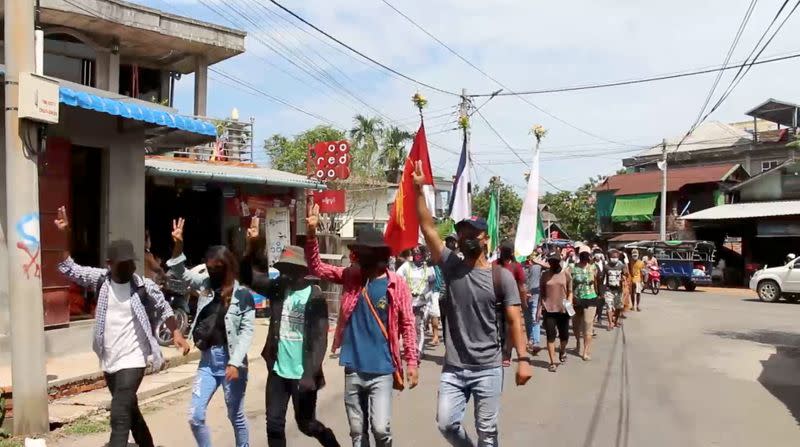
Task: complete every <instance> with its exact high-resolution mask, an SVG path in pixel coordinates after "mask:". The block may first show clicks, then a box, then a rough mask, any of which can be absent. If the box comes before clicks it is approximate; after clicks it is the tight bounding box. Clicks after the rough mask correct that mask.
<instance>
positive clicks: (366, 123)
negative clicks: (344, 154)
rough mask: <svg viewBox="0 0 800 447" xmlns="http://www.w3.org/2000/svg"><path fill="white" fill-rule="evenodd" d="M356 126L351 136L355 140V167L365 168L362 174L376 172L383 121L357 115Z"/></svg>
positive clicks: (351, 131)
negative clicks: (375, 161) (375, 163)
mask: <svg viewBox="0 0 800 447" xmlns="http://www.w3.org/2000/svg"><path fill="white" fill-rule="evenodd" d="M353 121H354V122H355V127H353V128H352V129H351V130H350V138H351V139H352V140H353V148H354V149H355V154H353V158H354V159H355V162H356V163H355V167H356V168H357V169H358V168H360V169H363V171H364V172H363V173H362V174H369V173H371V172H374V170H375V166H374V159H375V156H376V154H377V153H378V140H379V139H380V137H381V134H382V133H383V121H381V119H380V118H377V117H373V118H368V117H366V116H364V115H360V114H359V115H356V116H355V118H353Z"/></svg>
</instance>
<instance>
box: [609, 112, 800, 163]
mask: <svg viewBox="0 0 800 447" xmlns="http://www.w3.org/2000/svg"><path fill="white" fill-rule="evenodd" d="M746 115H747V116H750V117H752V120H751V121H743V122H738V123H731V124H726V123H721V122H719V121H708V122H705V123H703V124H701V125H700V126H698V127H697V129H695V130H694V132H692V133H691V135H689V136H688V137H686V138H685V139H684V138H683V135H680V136H677V137H675V138H671V139H669V140H667V144H666V153H667V160H668V163H669V166H670V167H671V168H672V167H693V166H707V165H712V164H714V165H717V164H739V165H741V166H742V167H743V168H744V169H745V170H746V171H747V172H748V173H749V174H750V175H757V174H759V173H761V172H765V171H768V170H770V169H773V168H775V167H776V166H778V165H779V164H781V163H783V162H784V161H786V160H791V159H794V158H795V157H796V156H797V149H796V148H794V147H787V143H790V142H792V141H795V140H797V138H798V136H797V135H798V130H800V129H799V128H798V118H799V117H800V106H797V105H796V104H792V103H790V102H786V101H779V100H776V99H768V100H766V101H765V102H764V103H762V104H760V105H758V106H757V107H755V108H753V109H752V110H750V111H748V112H747V113H746ZM681 141H682V143H681ZM663 150H664V148H663V146H662V145H656V146H653V147H651V148H649V149H647V150H645V151H643V152H641V153H639V154H637V155H635V156H634V157H631V158H626V159H624V160H623V161H622V163H623V165H624V166H625V167H626V168H628V169H629V170H631V171H655V170H658V167H657V163H658V162H659V161H661V160H662V159H663Z"/></svg>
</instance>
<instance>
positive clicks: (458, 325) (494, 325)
mask: <svg viewBox="0 0 800 447" xmlns="http://www.w3.org/2000/svg"><path fill="white" fill-rule="evenodd" d="M439 267H440V268H441V269H442V274H443V275H444V279H445V281H446V282H447V287H448V290H449V291H450V294H449V297H448V299H447V302H446V304H445V308H444V309H443V314H444V318H445V358H444V362H445V365H447V366H455V367H457V368H465V369H487V368H495V367H498V366H501V365H502V357H501V352H500V351H501V350H500V333H499V332H498V329H499V328H500V327H501V323H500V322H499V321H498V316H499V317H501V318H505V316H504V315H498V309H497V300H498V298H497V297H496V296H495V291H494V282H493V280H492V266H491V265H489V266H488V267H487V268H478V267H473V266H471V265H469V264H467V263H466V262H465V261H463V260H461V259H460V258H459V257H458V255H457V254H456V253H454V252H452V251H450V249H448V248H445V249H444V250H442V259H441V261H440V263H439ZM498 272H499V279H500V284H498V288H499V289H500V290H502V299H503V305H504V307H506V306H519V305H520V297H519V288H518V287H517V283H516V282H515V281H514V277H513V276H512V275H511V273H510V272H509V271H508V270H506V269H504V268H500V269H499V270H498Z"/></svg>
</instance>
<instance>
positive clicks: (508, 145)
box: [475, 110, 530, 167]
mask: <svg viewBox="0 0 800 447" xmlns="http://www.w3.org/2000/svg"><path fill="white" fill-rule="evenodd" d="M475 113H477V114H478V116H479V117H481V119H482V120H483V122H484V123H486V125H487V126H489V129H491V131H492V132H493V133H494V134H495V135H497V138H499V139H500V141H502V142H503V144H505V145H506V147H507V148H508V150H510V151H511V152H512V153H513V154H514V155H516V157H517V158H518V159H519V161H521V162H522V163H524V164H525V166H528V167H530V165H529V164H528V162H527V161H525V159H524V158H522V156H521V155H519V153H518V152H517V151H516V150H515V149H514V148H513V147H512V146H511V145H510V144H509V143H508V141H506V139H505V138H503V136H502V135H500V132H498V131H497V129H495V128H494V126H492V123H490V122H489V120H487V119H486V117H485V116H483V113H481V112H480V110H475Z"/></svg>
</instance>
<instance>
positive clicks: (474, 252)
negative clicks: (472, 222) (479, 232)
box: [458, 237, 483, 259]
mask: <svg viewBox="0 0 800 447" xmlns="http://www.w3.org/2000/svg"><path fill="white" fill-rule="evenodd" d="M458 246H459V247H461V252H462V253H464V256H466V257H468V258H470V259H475V258H477V257H478V256H480V255H481V252H482V251H483V247H481V241H480V240H478V238H476V237H470V238H464V239H461V240H460V241H459V242H458Z"/></svg>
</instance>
